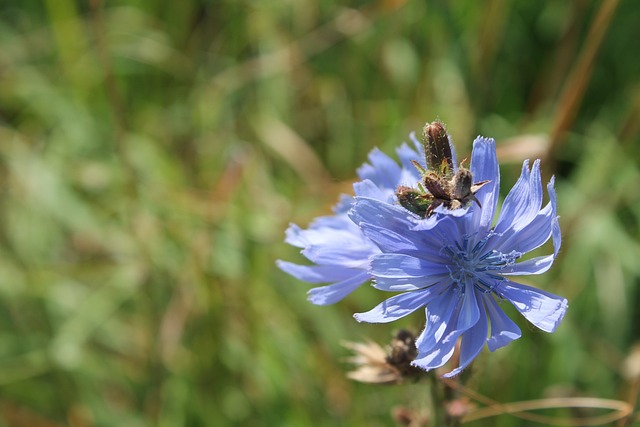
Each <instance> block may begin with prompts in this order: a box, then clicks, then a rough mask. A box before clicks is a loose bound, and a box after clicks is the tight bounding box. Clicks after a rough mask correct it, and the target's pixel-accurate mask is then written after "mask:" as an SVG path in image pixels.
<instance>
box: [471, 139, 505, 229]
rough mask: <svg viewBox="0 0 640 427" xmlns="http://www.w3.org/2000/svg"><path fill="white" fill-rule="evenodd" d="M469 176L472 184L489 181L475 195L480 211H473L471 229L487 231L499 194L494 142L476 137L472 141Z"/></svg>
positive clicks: (475, 209)
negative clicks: (470, 175) (480, 207)
mask: <svg viewBox="0 0 640 427" xmlns="http://www.w3.org/2000/svg"><path fill="white" fill-rule="evenodd" d="M470 168H471V174H472V175H473V181H474V182H480V181H485V180H488V181H490V182H489V183H488V184H486V185H485V186H484V187H482V188H481V189H480V190H479V191H478V192H477V193H476V198H477V199H478V201H479V202H480V205H481V206H482V209H478V208H477V206H476V207H475V208H474V209H473V212H474V216H473V224H472V229H474V230H477V229H481V230H487V229H489V227H491V223H492V221H493V216H494V214H495V211H496V205H497V203H498V196H499V192H500V166H499V164H498V158H497V156H496V141H495V140H494V139H493V138H483V137H481V136H478V137H477V138H476V139H475V141H473V151H472V153H471V167H470Z"/></svg>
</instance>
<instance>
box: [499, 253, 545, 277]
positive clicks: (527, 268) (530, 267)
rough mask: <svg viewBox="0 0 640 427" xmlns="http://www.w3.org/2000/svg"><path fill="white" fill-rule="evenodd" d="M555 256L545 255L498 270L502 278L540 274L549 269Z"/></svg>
mask: <svg viewBox="0 0 640 427" xmlns="http://www.w3.org/2000/svg"><path fill="white" fill-rule="evenodd" d="M554 260H555V256H553V255H546V256H539V257H535V258H531V259H528V260H526V261H522V262H518V263H516V264H513V265H509V266H507V267H504V268H503V269H502V270H500V274H501V275H503V276H527V275H530V274H542V273H544V272H545V271H547V270H549V269H550V268H551V265H552V264H553V261H554Z"/></svg>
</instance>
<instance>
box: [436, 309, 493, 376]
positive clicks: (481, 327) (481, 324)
mask: <svg viewBox="0 0 640 427" xmlns="http://www.w3.org/2000/svg"><path fill="white" fill-rule="evenodd" d="M488 332H489V326H488V322H487V314H486V313H485V311H484V310H483V309H480V317H479V319H478V321H477V322H476V324H475V325H473V326H472V327H471V328H470V329H469V330H467V331H466V332H465V333H464V334H462V342H461V343H460V365H459V366H458V367H457V368H456V369H454V370H453V371H451V372H449V373H447V374H444V375H443V377H445V378H451V377H455V376H456V375H458V374H459V373H460V372H462V370H463V369H464V368H466V367H467V366H469V364H470V363H471V362H472V361H473V359H475V358H476V356H478V354H480V352H481V351H482V349H483V347H484V344H485V342H486V341H487V334H488Z"/></svg>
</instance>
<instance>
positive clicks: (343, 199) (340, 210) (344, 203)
mask: <svg viewBox="0 0 640 427" xmlns="http://www.w3.org/2000/svg"><path fill="white" fill-rule="evenodd" d="M354 202H355V199H354V198H353V197H352V196H347V195H346V194H342V195H340V200H339V201H338V203H336V205H335V206H334V207H333V212H334V213H335V214H336V215H343V214H346V213H347V212H348V211H349V209H351V205H353V203H354Z"/></svg>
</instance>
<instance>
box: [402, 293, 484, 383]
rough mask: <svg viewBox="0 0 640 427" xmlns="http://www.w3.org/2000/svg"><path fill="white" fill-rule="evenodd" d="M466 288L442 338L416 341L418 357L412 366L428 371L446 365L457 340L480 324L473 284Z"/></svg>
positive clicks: (441, 335) (458, 300)
mask: <svg viewBox="0 0 640 427" xmlns="http://www.w3.org/2000/svg"><path fill="white" fill-rule="evenodd" d="M465 288H466V290H465V293H464V294H463V295H462V296H461V298H460V299H457V302H458V304H457V305H456V308H455V309H454V310H453V313H452V315H451V316H450V319H449V322H448V324H447V325H446V329H445V331H444V332H442V333H441V334H440V338H439V339H437V340H436V341H435V343H433V341H432V340H422V341H420V340H419V339H418V340H416V348H417V349H418V357H417V358H416V360H414V361H413V362H412V363H411V364H412V365H414V366H418V367H420V368H422V369H426V370H430V369H435V368H439V367H440V366H442V365H444V364H445V363H447V361H448V360H449V359H450V358H451V355H452V354H453V351H454V349H455V346H456V340H457V339H458V338H459V337H460V335H462V334H463V333H465V332H466V331H468V330H469V329H471V328H472V327H473V326H475V324H476V323H477V322H478V320H479V319H480V309H479V307H478V301H477V299H476V295H475V292H474V290H473V284H467V285H465ZM425 332H426V329H425ZM418 338H420V337H418Z"/></svg>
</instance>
